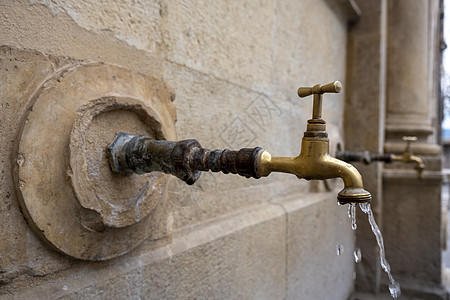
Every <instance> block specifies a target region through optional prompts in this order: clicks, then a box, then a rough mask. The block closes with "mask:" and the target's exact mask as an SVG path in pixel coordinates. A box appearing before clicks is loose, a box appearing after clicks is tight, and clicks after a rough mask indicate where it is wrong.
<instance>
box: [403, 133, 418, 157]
mask: <svg viewBox="0 0 450 300" xmlns="http://www.w3.org/2000/svg"><path fill="white" fill-rule="evenodd" d="M402 140H404V141H405V142H406V147H405V153H412V152H411V143H413V142H415V141H417V137H416V136H403V137H402Z"/></svg>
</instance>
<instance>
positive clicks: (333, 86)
mask: <svg viewBox="0 0 450 300" xmlns="http://www.w3.org/2000/svg"><path fill="white" fill-rule="evenodd" d="M341 88H342V85H341V83H340V82H339V81H335V82H332V83H329V84H326V85H320V84H317V85H315V86H313V87H309V88H305V87H301V88H299V89H298V96H299V97H301V98H303V97H306V96H309V95H314V103H313V114H312V119H310V120H308V123H307V130H306V132H305V133H304V136H303V139H302V146H301V152H300V154H299V155H298V156H297V157H272V155H271V154H270V153H269V152H267V151H266V150H264V149H262V148H260V147H256V148H244V149H240V150H238V151H231V150H228V149H225V150H213V151H211V150H209V149H205V148H202V147H201V146H200V144H199V143H198V142H197V141H196V140H184V141H179V142H170V141H158V140H152V139H150V138H148V137H145V136H136V135H132V134H128V133H124V132H120V133H118V134H117V136H116V138H115V139H114V141H113V142H112V143H111V144H110V146H109V147H108V149H107V151H108V153H109V157H110V165H111V168H112V170H113V171H115V172H119V173H123V174H131V173H138V174H142V173H147V172H152V171H162V172H164V173H168V174H172V175H175V176H177V177H178V178H180V179H182V180H183V181H185V182H186V183H188V184H193V183H194V182H195V181H196V180H197V179H198V178H199V176H200V171H208V170H211V171H213V172H219V171H222V172H223V173H233V174H239V175H242V176H245V177H247V178H249V177H253V178H260V177H265V176H269V174H270V173H272V172H283V173H291V174H294V175H295V176H297V177H298V178H299V179H306V180H311V179H329V178H337V177H340V178H342V180H343V181H344V189H343V190H342V191H340V192H339V193H338V196H337V200H338V202H339V203H340V204H346V203H361V202H370V201H371V199H372V196H371V194H370V193H369V192H367V191H366V190H364V188H363V182H362V178H361V175H360V174H359V172H358V170H357V169H356V168H355V167H354V166H352V165H351V164H349V163H346V162H344V161H342V160H339V159H336V158H333V157H331V156H330V155H329V153H328V149H329V143H328V133H327V132H326V123H325V121H324V120H323V119H322V96H323V94H324V93H339V92H340V90H341Z"/></svg>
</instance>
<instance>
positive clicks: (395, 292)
mask: <svg viewBox="0 0 450 300" xmlns="http://www.w3.org/2000/svg"><path fill="white" fill-rule="evenodd" d="M351 205H353V207H354V206H355V204H351ZM359 207H360V208H361V210H362V211H363V212H364V213H365V214H366V215H367V216H368V218H369V224H370V227H371V228H372V231H373V234H374V235H375V238H376V239H377V243H378V247H379V248H380V264H381V267H382V268H383V270H384V272H386V274H387V275H388V278H389V292H390V293H391V296H392V298H395V299H397V298H398V297H400V294H401V290H400V285H399V284H398V283H397V281H395V279H394V277H393V276H392V274H391V266H390V265H389V263H388V261H387V260H386V255H385V250H384V242H383V236H382V235H381V231H380V228H379V227H378V225H377V223H376V222H375V218H374V216H373V212H372V209H371V208H370V203H360V204H359ZM350 210H351V211H352V212H351V217H352V229H353V218H354V217H355V212H354V208H352V209H350V207H349V211H350ZM355 225H356V222H355ZM355 229H356V227H355ZM353 230H354V229H353ZM355 259H356V256H355Z"/></svg>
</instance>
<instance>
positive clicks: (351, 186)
mask: <svg viewBox="0 0 450 300" xmlns="http://www.w3.org/2000/svg"><path fill="white" fill-rule="evenodd" d="M272 172H283V173H290V174H293V175H295V176H297V177H298V178H299V179H306V180H311V179H318V180H323V179H331V178H338V177H340V178H342V180H343V181H344V189H343V190H342V191H340V192H339V194H338V197H337V199H338V202H339V203H340V204H347V203H361V202H370V201H371V199H372V196H371V194H370V193H369V192H367V191H366V190H364V188H363V181H362V177H361V174H360V173H359V172H358V170H357V169H356V168H355V167H354V166H352V165H351V164H349V163H346V162H344V161H342V160H339V159H336V158H333V157H331V156H330V155H329V153H328V138H310V137H303V139H302V148H301V152H300V155H299V156H297V157H272V156H271V154H270V153H269V152H267V151H264V152H262V154H261V158H260V169H259V175H260V176H268V175H269V174H270V173H272Z"/></svg>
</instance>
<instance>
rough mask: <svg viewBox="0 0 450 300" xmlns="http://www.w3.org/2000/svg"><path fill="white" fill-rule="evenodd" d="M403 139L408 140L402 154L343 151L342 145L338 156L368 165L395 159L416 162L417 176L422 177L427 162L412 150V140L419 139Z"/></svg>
mask: <svg viewBox="0 0 450 300" xmlns="http://www.w3.org/2000/svg"><path fill="white" fill-rule="evenodd" d="M402 140H404V141H406V147H405V150H404V152H403V154H401V155H395V154H391V153H386V154H372V153H370V152H369V151H363V152H354V151H349V150H345V151H342V150H341V147H340V145H338V149H337V151H336V158H338V159H341V160H343V161H346V162H362V163H364V164H366V165H368V164H370V163H372V162H373V161H383V162H385V163H391V162H393V161H400V162H404V163H414V164H416V166H415V169H416V170H417V177H418V178H419V179H420V178H422V173H423V170H424V169H425V164H424V163H423V160H422V159H421V158H420V157H418V156H415V155H414V154H413V153H412V151H411V142H415V141H417V137H415V136H404V137H402Z"/></svg>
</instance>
